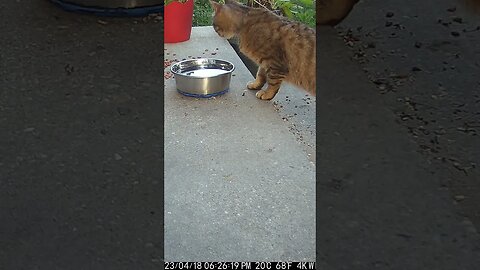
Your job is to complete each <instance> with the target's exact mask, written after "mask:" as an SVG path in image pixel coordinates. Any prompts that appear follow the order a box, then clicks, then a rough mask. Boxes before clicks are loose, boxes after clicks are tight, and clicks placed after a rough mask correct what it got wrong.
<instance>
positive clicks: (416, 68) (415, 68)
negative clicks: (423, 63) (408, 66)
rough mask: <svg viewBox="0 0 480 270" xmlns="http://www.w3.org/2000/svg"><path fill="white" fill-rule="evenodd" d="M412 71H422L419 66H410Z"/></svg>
mask: <svg viewBox="0 0 480 270" xmlns="http://www.w3.org/2000/svg"><path fill="white" fill-rule="evenodd" d="M412 71H422V69H421V68H419V67H413V68H412Z"/></svg>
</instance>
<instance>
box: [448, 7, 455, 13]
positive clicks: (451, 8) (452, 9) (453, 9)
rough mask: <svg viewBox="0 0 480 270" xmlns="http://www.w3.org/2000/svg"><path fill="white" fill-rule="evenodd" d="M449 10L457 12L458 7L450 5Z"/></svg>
mask: <svg viewBox="0 0 480 270" xmlns="http://www.w3.org/2000/svg"><path fill="white" fill-rule="evenodd" d="M447 11H448V12H455V11H457V7H450V8H448V9H447Z"/></svg>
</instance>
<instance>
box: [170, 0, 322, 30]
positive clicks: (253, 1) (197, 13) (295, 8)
mask: <svg viewBox="0 0 480 270" xmlns="http://www.w3.org/2000/svg"><path fill="white" fill-rule="evenodd" d="M173 1H186V0H165V4H167V2H168V3H170V2H173ZM215 1H217V2H221V3H223V2H224V1H222V0H220V1H219V0H215ZM237 1H238V2H241V3H244V4H246V5H248V6H256V7H258V6H263V7H267V8H269V9H272V10H278V11H280V12H281V13H282V14H283V15H285V16H286V17H288V18H290V19H292V20H296V21H300V22H302V23H305V24H307V25H309V26H310V27H315V20H316V19H315V1H316V0H237ZM212 13H213V10H212V7H211V6H210V3H209V1H208V0H195V7H194V10H193V26H206V25H212Z"/></svg>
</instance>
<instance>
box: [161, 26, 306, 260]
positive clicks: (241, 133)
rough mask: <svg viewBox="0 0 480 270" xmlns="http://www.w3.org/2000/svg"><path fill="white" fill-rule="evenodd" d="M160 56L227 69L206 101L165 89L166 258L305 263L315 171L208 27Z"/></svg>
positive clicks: (168, 86)
mask: <svg viewBox="0 0 480 270" xmlns="http://www.w3.org/2000/svg"><path fill="white" fill-rule="evenodd" d="M217 48H218V50H216V49H217ZM165 49H166V50H165V58H166V59H170V60H172V59H175V58H176V59H179V60H180V59H183V58H188V57H189V56H191V57H198V56H212V54H211V53H212V52H215V53H216V55H215V57H218V58H222V59H226V60H228V61H231V62H233V63H234V64H235V66H236V70H235V72H234V76H233V77H232V82H231V91H230V92H228V93H227V94H225V95H223V96H220V97H216V98H215V99H195V98H190V97H184V96H182V95H180V94H179V93H177V91H176V90H175V83H174V79H173V78H172V79H167V80H166V81H165V260H166V261H280V260H295V261H314V260H315V167H314V163H313V162H312V161H311V160H310V159H309V158H308V155H307V153H306V152H305V149H304V148H303V147H302V145H301V144H300V143H299V142H298V141H297V140H296V138H295V136H294V135H293V134H292V133H291V132H290V131H289V129H288V125H287V124H286V123H285V121H284V120H283V119H282V118H281V117H280V116H279V114H278V113H277V111H276V110H275V108H274V106H273V105H272V104H273V102H272V101H261V100H258V99H257V98H256V97H255V92H251V91H244V90H245V85H246V83H247V82H248V81H250V80H252V79H253V77H252V76H251V74H250V73H249V72H248V70H247V68H246V67H245V66H244V65H243V63H242V62H241V60H240V59H239V57H238V56H237V54H236V53H235V52H234V50H233V49H232V48H231V47H230V45H229V44H228V42H227V41H226V40H223V39H221V38H220V37H218V36H217V34H216V33H215V32H214V31H213V29H212V28H211V27H201V28H194V29H193V33H192V38H191V40H190V41H188V42H184V43H179V44H166V45H165ZM207 50H208V51H207ZM286 91H289V90H286ZM298 94H301V95H303V92H298ZM313 113H314V112H313ZM313 136H314V135H313Z"/></svg>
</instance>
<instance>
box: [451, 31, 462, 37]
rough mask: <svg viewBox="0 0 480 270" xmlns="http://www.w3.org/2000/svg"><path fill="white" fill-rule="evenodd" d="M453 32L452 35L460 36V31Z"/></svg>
mask: <svg viewBox="0 0 480 270" xmlns="http://www.w3.org/2000/svg"><path fill="white" fill-rule="evenodd" d="M451 34H452V36H454V37H458V36H460V32H457V31H452V33H451Z"/></svg>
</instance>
